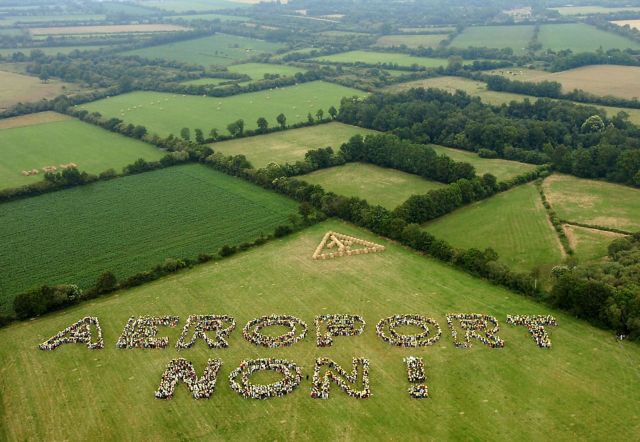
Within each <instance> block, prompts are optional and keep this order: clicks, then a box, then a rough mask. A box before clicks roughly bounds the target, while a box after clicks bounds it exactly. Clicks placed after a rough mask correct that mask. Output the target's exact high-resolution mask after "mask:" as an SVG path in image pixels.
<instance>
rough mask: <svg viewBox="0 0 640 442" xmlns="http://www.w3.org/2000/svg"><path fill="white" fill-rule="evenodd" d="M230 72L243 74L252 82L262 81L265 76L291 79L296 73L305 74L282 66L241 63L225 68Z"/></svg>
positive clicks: (294, 68) (293, 67)
mask: <svg viewBox="0 0 640 442" xmlns="http://www.w3.org/2000/svg"><path fill="white" fill-rule="evenodd" d="M227 69H228V70H229V71H231V72H235V73H238V74H245V75H248V76H249V77H251V79H253V80H262V79H264V76H265V75H266V74H277V75H280V76H281V77H293V76H294V75H295V74H297V73H298V72H305V70H304V69H300V68H297V67H295V66H287V65H284V64H269V63H243V64H234V65H231V66H229V67H228V68H227Z"/></svg>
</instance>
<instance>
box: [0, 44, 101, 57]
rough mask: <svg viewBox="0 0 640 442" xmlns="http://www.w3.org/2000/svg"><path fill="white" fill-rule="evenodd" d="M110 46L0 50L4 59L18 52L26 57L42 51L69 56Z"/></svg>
mask: <svg viewBox="0 0 640 442" xmlns="http://www.w3.org/2000/svg"><path fill="white" fill-rule="evenodd" d="M106 47H108V46H60V47H48V48H44V47H43V48H13V49H0V55H1V56H3V57H8V56H11V55H13V54H15V53H17V52H22V53H23V54H25V55H30V54H31V52H32V51H36V50H37V51H42V52H44V54H45V55H56V54H69V53H71V52H73V51H97V50H98V49H102V48H106Z"/></svg>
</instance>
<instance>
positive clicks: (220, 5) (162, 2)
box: [138, 0, 247, 12]
mask: <svg viewBox="0 0 640 442" xmlns="http://www.w3.org/2000/svg"><path fill="white" fill-rule="evenodd" d="M138 3H139V4H140V5H142V6H150V7H154V8H159V9H163V10H165V11H173V12H189V11H212V10H216V9H235V8H240V7H242V6H244V5H246V4H247V2H239V1H232V0H138Z"/></svg>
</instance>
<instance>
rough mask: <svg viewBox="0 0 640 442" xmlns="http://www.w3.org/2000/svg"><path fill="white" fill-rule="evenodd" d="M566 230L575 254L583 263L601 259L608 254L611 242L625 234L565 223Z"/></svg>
mask: <svg viewBox="0 0 640 442" xmlns="http://www.w3.org/2000/svg"><path fill="white" fill-rule="evenodd" d="M564 231H565V233H566V235H567V238H569V244H570V245H571V248H572V249H573V251H574V254H573V256H575V257H576V258H578V261H579V262H581V263H584V262H589V261H601V260H603V259H604V258H606V257H607V255H608V247H609V244H611V242H612V241H613V240H615V239H617V238H622V237H623V236H624V235H620V234H617V233H612V232H607V231H604V230H596V229H588V228H585V227H578V226H572V225H569V224H565V225H564Z"/></svg>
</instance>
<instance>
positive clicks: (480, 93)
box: [386, 76, 640, 124]
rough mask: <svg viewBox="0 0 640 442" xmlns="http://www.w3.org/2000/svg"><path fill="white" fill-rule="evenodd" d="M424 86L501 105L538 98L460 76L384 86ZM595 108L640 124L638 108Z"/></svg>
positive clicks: (399, 89)
mask: <svg viewBox="0 0 640 442" xmlns="http://www.w3.org/2000/svg"><path fill="white" fill-rule="evenodd" d="M416 87H424V88H430V87H432V88H438V89H444V90H446V91H449V92H455V91H456V90H462V91H464V92H466V93H468V94H469V95H473V96H476V97H480V98H481V99H482V101H483V102H484V103H488V104H493V105H498V106H499V105H501V104H508V103H510V102H512V101H523V100H525V99H527V98H528V99H529V100H531V101H536V100H538V99H539V98H538V97H533V96H530V95H522V94H512V93H510V92H495V91H490V90H487V85H486V84H485V83H483V82H481V81H475V80H469V79H467V78H462V77H449V76H444V77H434V78H427V79H424V80H415V81H409V82H406V83H398V84H394V85H392V86H389V87H387V88H386V90H388V91H391V92H397V91H405V90H409V89H411V88H416ZM576 104H578V105H582V106H588V104H585V103H576ZM593 106H595V107H597V108H600V109H604V110H605V111H606V113H607V115H608V116H609V117H612V116H614V115H616V114H618V113H619V112H626V113H627V114H629V121H631V122H632V123H635V124H640V109H632V108H623V107H614V106H600V105H593Z"/></svg>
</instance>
